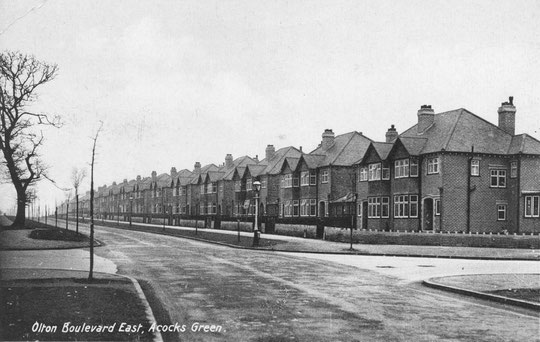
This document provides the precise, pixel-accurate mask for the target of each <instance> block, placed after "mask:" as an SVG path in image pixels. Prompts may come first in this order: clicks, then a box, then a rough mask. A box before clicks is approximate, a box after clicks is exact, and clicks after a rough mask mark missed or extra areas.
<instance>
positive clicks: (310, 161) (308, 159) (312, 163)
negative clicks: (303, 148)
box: [298, 154, 325, 169]
mask: <svg viewBox="0 0 540 342" xmlns="http://www.w3.org/2000/svg"><path fill="white" fill-rule="evenodd" d="M324 158H325V156H324V155H322V154H302V156H301V157H300V160H303V161H304V163H305V164H306V165H307V167H308V168H309V169H316V168H318V167H319V165H321V164H322V162H323V161H324ZM298 162H299V163H301V161H298Z"/></svg>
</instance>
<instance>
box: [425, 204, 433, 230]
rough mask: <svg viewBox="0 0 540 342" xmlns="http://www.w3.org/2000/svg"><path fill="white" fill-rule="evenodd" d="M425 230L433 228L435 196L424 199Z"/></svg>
mask: <svg viewBox="0 0 540 342" xmlns="http://www.w3.org/2000/svg"><path fill="white" fill-rule="evenodd" d="M424 230H433V198H426V199H425V200H424Z"/></svg>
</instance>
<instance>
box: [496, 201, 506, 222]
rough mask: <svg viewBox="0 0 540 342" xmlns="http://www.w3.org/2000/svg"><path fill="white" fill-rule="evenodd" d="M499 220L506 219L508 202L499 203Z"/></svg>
mask: <svg viewBox="0 0 540 342" xmlns="http://www.w3.org/2000/svg"><path fill="white" fill-rule="evenodd" d="M497 221H506V204H497Z"/></svg>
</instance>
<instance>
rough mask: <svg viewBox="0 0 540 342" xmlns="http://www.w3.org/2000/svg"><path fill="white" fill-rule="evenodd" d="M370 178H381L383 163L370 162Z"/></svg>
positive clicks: (372, 179)
mask: <svg viewBox="0 0 540 342" xmlns="http://www.w3.org/2000/svg"><path fill="white" fill-rule="evenodd" d="M368 180H370V181H375V180H381V163H377V164H369V166H368Z"/></svg>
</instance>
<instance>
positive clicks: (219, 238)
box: [96, 221, 287, 248]
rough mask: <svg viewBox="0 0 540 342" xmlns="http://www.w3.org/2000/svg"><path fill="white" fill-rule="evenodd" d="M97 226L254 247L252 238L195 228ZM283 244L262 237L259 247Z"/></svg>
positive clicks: (97, 223)
mask: <svg viewBox="0 0 540 342" xmlns="http://www.w3.org/2000/svg"><path fill="white" fill-rule="evenodd" d="M96 225H100V226H105V227H113V228H119V229H125V230H134V231H139V232H149V233H156V234H164V235H171V236H179V237H188V238H197V239H201V240H206V241H210V242H219V243H226V244H229V245H234V246H239V247H252V245H253V237H252V236H240V239H238V235H236V234H234V235H233V234H221V233H213V232H208V231H200V230H195V228H192V229H189V230H184V229H182V230H179V229H171V228H165V229H163V228H162V227H159V226H155V227H148V226H139V225H132V226H131V228H130V227H129V224H127V223H120V224H118V223H113V222H103V221H96ZM281 243H287V241H280V240H270V239H265V238H262V237H261V238H260V240H259V247H263V248H264V247H271V246H275V245H277V244H281Z"/></svg>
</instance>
